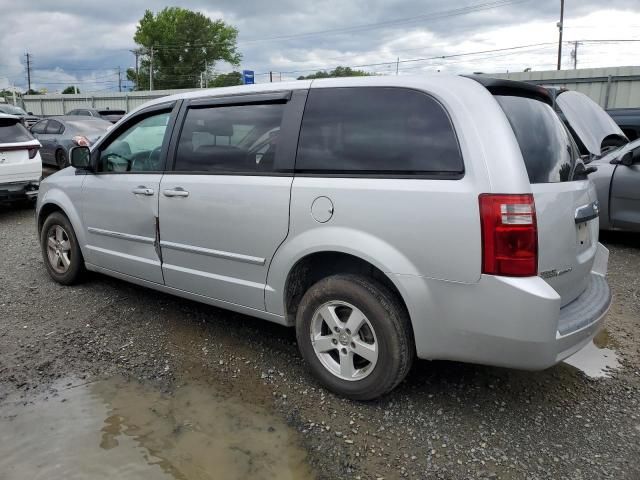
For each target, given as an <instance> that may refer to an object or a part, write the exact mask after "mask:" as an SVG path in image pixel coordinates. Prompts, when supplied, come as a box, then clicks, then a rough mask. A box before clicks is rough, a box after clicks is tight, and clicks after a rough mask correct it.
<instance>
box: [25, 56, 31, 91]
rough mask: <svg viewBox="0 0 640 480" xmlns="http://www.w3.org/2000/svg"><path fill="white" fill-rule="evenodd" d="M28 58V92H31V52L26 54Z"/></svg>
mask: <svg viewBox="0 0 640 480" xmlns="http://www.w3.org/2000/svg"><path fill="white" fill-rule="evenodd" d="M26 56H27V92H29V91H31V55H30V54H29V52H27V53H26Z"/></svg>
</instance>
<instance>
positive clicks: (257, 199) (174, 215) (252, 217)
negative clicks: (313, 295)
mask: <svg viewBox="0 0 640 480" xmlns="http://www.w3.org/2000/svg"><path fill="white" fill-rule="evenodd" d="M305 98H306V90H305V91H302V90H301V91H296V92H293V94H292V93H291V92H282V93H276V94H263V95H250V96H235V97H227V98H217V99H209V100H204V101H192V102H190V103H189V104H186V105H184V106H183V111H182V113H181V114H180V118H181V119H182V120H179V122H180V121H182V122H183V123H182V128H181V132H180V135H179V136H177V135H176V136H174V139H173V140H172V146H171V149H170V150H171V151H175V159H174V165H173V168H172V169H169V168H167V172H166V174H165V176H164V177H163V178H162V181H161V185H160V200H159V201H160V239H161V241H160V245H161V250H162V258H163V273H164V279H165V284H166V285H167V286H170V287H174V288H177V289H180V290H185V291H188V292H191V293H195V294H198V295H203V296H206V297H209V298H213V299H217V300H221V301H224V302H228V303H233V304H237V305H242V306H245V307H250V308H255V309H258V310H264V309H265V305H264V290H265V283H266V278H267V270H268V268H269V263H270V261H271V258H272V257H273V255H274V253H275V251H276V249H277V248H278V246H279V245H280V244H281V243H282V242H283V240H284V239H285V237H286V236H287V232H288V226H289V199H290V192H291V183H292V179H293V176H292V172H293V164H294V157H295V149H296V142H297V135H298V130H299V125H300V119H301V115H302V108H303V106H304V99H305ZM176 130H177V129H176ZM174 149H175V150H174Z"/></svg>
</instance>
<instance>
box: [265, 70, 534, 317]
mask: <svg viewBox="0 0 640 480" xmlns="http://www.w3.org/2000/svg"><path fill="white" fill-rule="evenodd" d="M447 80H450V81H447V82H443V81H441V80H439V79H438V78H437V77H433V78H427V79H411V80H406V79H402V81H401V80H395V79H389V78H388V77H385V78H384V79H381V80H375V79H374V81H378V82H380V85H381V86H398V87H403V88H414V89H418V90H423V91H425V92H426V93H428V94H429V95H431V96H433V97H434V98H436V99H437V100H438V101H439V102H440V103H441V104H442V105H443V106H444V108H445V109H446V110H447V112H448V113H449V116H450V118H451V121H452V124H453V126H454V129H455V131H456V134H457V136H458V141H459V145H460V150H461V152H462V156H463V159H464V164H465V174H464V177H463V178H461V179H459V180H432V179H416V178H412V179H404V178H403V179H400V178H395V179H394V178H335V177H333V178H328V177H321V176H296V178H295V179H294V181H293V186H292V193H291V217H290V218H291V219H290V229H289V235H288V237H287V239H286V240H285V241H284V243H283V244H282V246H281V247H280V248H279V250H278V251H277V252H276V255H275V256H274V259H273V261H272V264H271V267H270V270H269V276H268V280H267V283H268V285H267V291H266V298H265V300H266V307H267V311H269V312H272V313H276V314H280V315H283V314H284V301H283V292H284V287H285V284H286V279H287V275H288V273H289V271H290V270H291V268H293V266H294V265H295V263H296V262H297V261H298V260H299V259H301V258H303V257H304V256H306V255H308V254H310V253H314V252H322V251H338V252H344V253H349V254H352V255H354V256H357V257H359V258H362V259H364V260H366V261H368V262H369V263H371V264H373V265H375V266H376V267H377V268H379V269H380V270H382V271H383V272H385V273H387V274H389V277H390V278H391V279H392V281H393V279H394V278H395V277H394V275H393V274H395V275H396V276H397V275H410V276H419V277H427V278H432V279H436V280H439V281H445V282H457V283H475V282H478V280H479V279H480V268H481V234H480V218H479V212H478V195H479V194H480V193H483V192H491V191H492V189H494V188H495V187H492V181H493V179H492V178H490V177H489V175H488V169H487V164H489V163H493V162H495V161H496V159H495V157H498V158H505V159H506V158H508V156H509V154H510V152H511V150H513V148H515V149H516V151H517V153H518V155H520V152H519V147H518V146H517V143H515V139H514V138H513V133H512V131H511V127H510V125H509V124H508V122H507V121H506V118H504V115H503V114H502V111H501V110H500V107H499V105H498V104H497V102H495V100H494V99H493V97H492V96H491V94H490V93H489V92H488V91H487V90H486V89H485V88H484V87H482V86H481V85H480V84H478V83H477V82H475V81H473V80H471V79H467V78H462V77H450V78H448V79H447ZM363 85H366V86H372V80H371V79H367V80H366V83H363ZM333 86H336V87H340V86H357V82H354V81H349V82H346V83H345V82H344V80H341V79H335V80H331V81H327V82H322V83H320V82H318V87H317V88H326V87H333ZM374 86H375V84H374ZM312 88H316V83H315V82H314V84H313V86H312ZM496 118H497V122H496V121H494V119H496ZM492 122H493V124H494V125H492V126H491V127H490V126H489V124H491V123H492ZM496 123H497V127H496V126H495V124H496ZM507 134H508V136H506V137H505V135H507ZM505 145H506V147H505ZM517 158H521V157H517ZM505 163H506V165H507V166H506V167H503V168H502V169H501V171H500V174H499V175H498V176H497V177H496V179H495V183H496V185H497V186H498V188H504V189H505V190H507V191H518V192H522V191H523V190H522V189H524V188H525V187H524V184H522V185H521V179H522V176H523V175H524V178H525V180H526V190H524V191H525V192H526V191H529V189H530V187H529V183H528V179H526V172H524V174H523V173H522V172H521V171H520V170H522V171H524V166H523V165H518V164H517V163H516V162H513V160H512V159H509V161H508V162H505ZM514 163H515V166H513V164H514ZM514 172H515V173H514ZM514 175H515V179H516V180H515V182H514V180H513V177H514ZM510 177H511V178H510ZM514 184H515V185H514ZM508 189H510V190H508ZM320 196H325V197H328V198H330V199H331V201H332V203H333V205H334V214H333V217H332V218H331V219H330V220H329V221H328V222H326V223H318V222H317V221H316V220H315V219H314V218H313V216H312V215H311V205H312V203H313V201H314V200H315V199H316V198H318V197H320ZM405 302H407V303H410V302H411V299H410V298H405Z"/></svg>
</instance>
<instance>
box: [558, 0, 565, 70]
mask: <svg viewBox="0 0 640 480" xmlns="http://www.w3.org/2000/svg"><path fill="white" fill-rule="evenodd" d="M563 22H564V0H560V21H559V22H558V23H557V25H558V31H559V33H560V38H559V39H558V70H560V69H561V68H562V28H563Z"/></svg>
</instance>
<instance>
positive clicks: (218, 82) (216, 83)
mask: <svg viewBox="0 0 640 480" xmlns="http://www.w3.org/2000/svg"><path fill="white" fill-rule="evenodd" d="M234 85H242V74H241V73H240V72H235V71H234V72H230V73H221V74H219V75H218V76H216V77H215V78H214V79H212V80H209V82H208V83H207V87H213V88H215V87H232V86H234Z"/></svg>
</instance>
